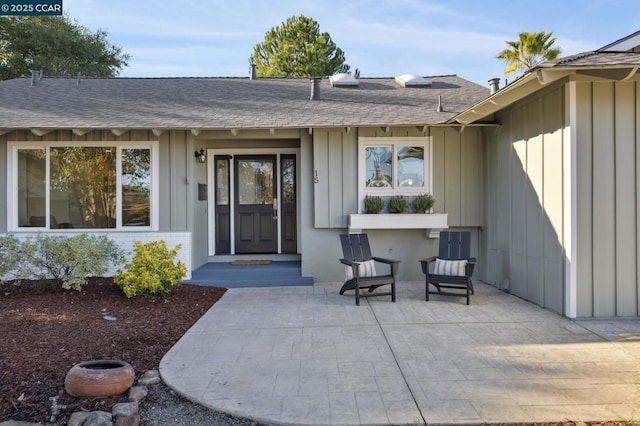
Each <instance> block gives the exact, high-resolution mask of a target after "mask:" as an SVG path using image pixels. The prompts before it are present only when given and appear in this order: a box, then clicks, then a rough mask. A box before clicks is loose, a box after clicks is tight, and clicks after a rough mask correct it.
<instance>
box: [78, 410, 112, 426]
mask: <svg viewBox="0 0 640 426" xmlns="http://www.w3.org/2000/svg"><path fill="white" fill-rule="evenodd" d="M82 426H113V420H112V418H111V413H107V412H106V411H92V412H91V413H90V414H89V416H88V417H87V418H86V420H85V421H84V422H82Z"/></svg>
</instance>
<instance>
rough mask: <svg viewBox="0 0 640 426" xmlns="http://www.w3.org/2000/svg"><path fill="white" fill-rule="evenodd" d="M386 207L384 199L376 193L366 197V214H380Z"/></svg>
mask: <svg viewBox="0 0 640 426" xmlns="http://www.w3.org/2000/svg"><path fill="white" fill-rule="evenodd" d="M382 209H384V200H383V199H382V197H378V196H376V195H367V196H365V197H364V212H365V213H366V214H378V213H380V212H381V211H382Z"/></svg>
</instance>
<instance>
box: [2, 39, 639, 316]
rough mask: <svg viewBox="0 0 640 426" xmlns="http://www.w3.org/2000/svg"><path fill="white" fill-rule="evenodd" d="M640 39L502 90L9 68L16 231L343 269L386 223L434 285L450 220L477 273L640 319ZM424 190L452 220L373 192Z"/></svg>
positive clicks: (391, 245)
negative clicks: (379, 201) (466, 238)
mask: <svg viewBox="0 0 640 426" xmlns="http://www.w3.org/2000/svg"><path fill="white" fill-rule="evenodd" d="M639 37H640V34H638V33H637V34H634V35H632V36H629V37H627V38H625V39H622V40H620V41H618V42H616V43H614V44H612V45H609V46H607V47H605V48H603V49H600V50H598V51H596V52H589V53H586V54H582V55H576V56H572V57H569V58H564V59H561V60H558V61H555V62H553V63H546V64H543V65H541V66H539V67H537V68H535V69H534V70H531V71H529V72H527V73H526V74H525V75H524V76H522V77H521V78H519V79H518V80H516V81H514V82H512V83H511V84H509V85H508V86H506V87H505V88H503V89H502V90H498V88H497V87H495V86H496V82H495V81H494V82H493V85H494V87H493V88H492V89H491V90H490V89H489V88H485V87H482V86H479V85H477V84H474V83H472V82H469V81H466V80H464V79H462V78H460V77H457V76H454V75H450V76H432V77H420V76H416V75H413V74H404V75H400V76H398V77H395V78H363V79H356V78H354V77H352V76H349V75H346V74H339V75H336V76H332V77H330V78H322V79H311V80H310V79H305V78H280V79H262V78H258V79H256V78H252V77H249V78H149V79H144V78H142V79H134V78H113V79H97V78H81V77H77V78H59V77H47V76H42V75H40V74H39V73H37V72H34V74H33V75H32V76H31V77H29V78H26V77H25V78H18V79H13V80H8V81H4V82H1V83H0V145H3V146H5V147H6V149H0V194H5V195H6V196H5V197H0V199H2V200H6V208H3V209H0V232H2V233H5V232H11V233H15V234H18V235H30V234H32V233H34V232H50V233H74V232H100V233H107V234H108V235H109V236H110V238H112V239H114V240H115V241H117V242H118V243H119V244H121V245H122V246H123V247H130V246H131V244H132V242H133V241H135V240H140V241H149V240H154V239H164V240H166V241H167V242H168V244H169V245H175V244H177V243H181V244H182V247H183V248H182V250H181V251H180V257H181V260H183V261H184V262H185V263H186V264H187V266H188V269H189V270H190V271H191V270H193V269H195V268H197V267H199V266H201V265H203V264H205V263H207V262H212V261H220V260H224V261H229V259H234V258H237V257H242V256H251V255H254V256H259V257H269V258H271V259H276V260H277V259H291V258H295V259H300V261H301V265H302V273H303V275H305V276H313V277H314V279H315V280H316V281H341V280H343V279H344V270H343V269H342V267H341V266H340V264H339V263H338V258H339V257H341V253H340V245H339V239H338V235H339V234H340V233H344V232H357V231H359V230H364V231H366V232H367V233H369V234H370V236H371V241H372V244H373V250H374V252H376V253H378V254H379V255H384V256H386V257H392V258H397V259H399V260H402V264H401V267H400V276H399V279H401V280H423V276H422V274H421V272H420V265H419V262H418V260H419V259H422V258H425V257H427V256H429V255H433V254H435V253H436V252H437V238H435V237H437V230H439V229H442V228H454V229H465V230H470V231H471V233H472V245H473V247H472V251H473V253H474V254H475V255H476V257H478V260H479V265H478V267H477V269H476V271H477V272H476V275H475V278H476V279H481V280H484V281H486V282H489V283H491V284H493V285H496V286H498V287H500V288H503V289H505V290H508V291H510V292H512V293H514V294H516V295H519V296H521V297H523V298H526V299H528V300H531V301H533V302H535V303H537V304H539V305H541V306H544V307H547V308H549V309H552V310H554V311H556V312H558V313H561V314H563V315H566V316H569V317H600V316H636V315H638V307H639V306H640V291H639V284H638V283H639V282H640V281H639V280H638V273H639V271H638V268H637V263H638V262H637V260H638V256H640V252H639V251H638V250H639V247H638V241H639V236H638V232H640V229H639V227H638V225H637V224H638V220H640V219H639V214H640V204H639V203H640V201H639V200H638V196H637V187H638V184H637V180H638V179H640V177H639V176H640V174H639V173H638V171H637V167H638V165H639V164H640V156H638V153H637V152H636V143H637V141H638V140H639V139H640V133H639V132H640V131H639V130H638V129H639V128H640V126H638V121H639V120H640V113H639V112H638V111H640V108H639V106H640V89H639V88H638V75H637V67H638V66H640V53H637V51H638V47H637V46H639V45H640V40H638V38H639ZM2 169H5V170H6V173H5V172H4V171H2ZM423 193H431V194H433V196H434V197H435V199H436V204H435V206H434V209H433V213H434V214H426V215H425V214H407V215H392V214H389V215H386V214H383V215H364V214H362V212H363V203H364V199H365V197H366V196H367V195H379V196H382V197H385V198H389V197H392V196H395V195H403V196H406V197H408V198H409V199H411V198H412V197H415V196H417V195H419V194H423ZM601 201H604V202H601ZM3 202H4V201H3Z"/></svg>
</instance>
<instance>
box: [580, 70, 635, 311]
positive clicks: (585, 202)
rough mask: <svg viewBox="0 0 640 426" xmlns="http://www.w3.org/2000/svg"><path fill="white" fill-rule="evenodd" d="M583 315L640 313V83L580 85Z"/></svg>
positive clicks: (633, 81)
mask: <svg viewBox="0 0 640 426" xmlns="http://www.w3.org/2000/svg"><path fill="white" fill-rule="evenodd" d="M569 91H570V92H571V93H572V96H573V97H574V99H575V109H576V110H575V117H576V121H577V126H576V138H577V150H576V156H577V158H576V164H577V176H576V178H577V179H576V188H575V191H576V194H577V205H576V209H577V226H576V230H577V241H576V243H577V244H576V249H577V267H576V275H577V276H576V279H575V282H576V286H577V315H578V316H579V317H608V316H635V315H638V310H639V306H640V300H639V294H640V286H639V280H638V273H639V271H638V263H639V261H640V258H639V254H640V253H639V250H638V244H640V239H639V234H638V232H639V230H640V226H639V223H640V205H639V204H638V203H639V202H640V198H639V197H638V188H639V187H640V186H639V184H640V152H639V151H638V148H637V146H638V142H640V82H639V80H638V78H637V77H636V78H635V79H634V80H632V81H626V82H612V81H597V82H581V81H578V82H575V83H571V86H570V88H569Z"/></svg>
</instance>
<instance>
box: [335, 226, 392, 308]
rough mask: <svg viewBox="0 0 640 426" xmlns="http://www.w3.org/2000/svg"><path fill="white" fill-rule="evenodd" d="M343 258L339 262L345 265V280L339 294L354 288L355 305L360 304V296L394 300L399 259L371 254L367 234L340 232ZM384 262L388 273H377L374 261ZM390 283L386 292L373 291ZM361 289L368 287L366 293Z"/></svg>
mask: <svg viewBox="0 0 640 426" xmlns="http://www.w3.org/2000/svg"><path fill="white" fill-rule="evenodd" d="M340 243H341V244H342V254H343V258H342V259H340V263H342V264H343V265H346V268H345V270H346V271H347V280H346V281H345V283H344V284H343V285H342V288H341V289H340V294H344V292H345V291H347V290H355V295H356V305H360V297H369V296H391V301H392V302H395V301H396V275H397V274H398V264H399V263H400V261H399V260H391V259H384V258H381V257H374V256H372V255H371V248H370V247H369V238H368V237H367V234H342V235H340ZM375 262H379V263H384V264H386V265H388V266H389V273H388V274H385V275H377V274H376V271H375V266H374V263H375ZM384 285H390V286H391V290H390V291H389V292H386V293H373V291H374V290H375V289H376V288H378V287H381V286H384ZM362 289H368V290H369V292H368V293H367V294H362V293H361V290H362Z"/></svg>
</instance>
